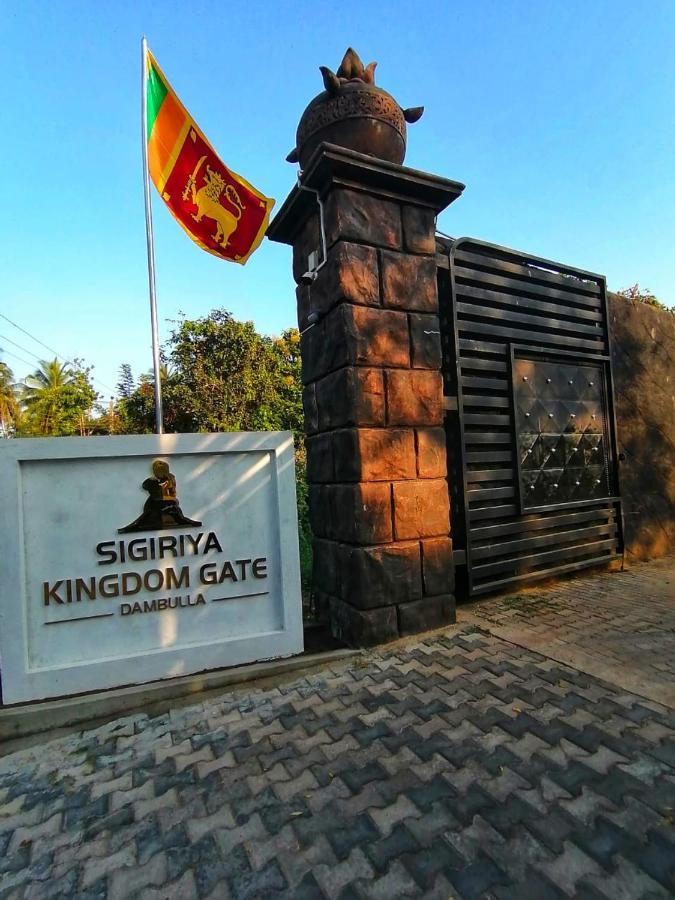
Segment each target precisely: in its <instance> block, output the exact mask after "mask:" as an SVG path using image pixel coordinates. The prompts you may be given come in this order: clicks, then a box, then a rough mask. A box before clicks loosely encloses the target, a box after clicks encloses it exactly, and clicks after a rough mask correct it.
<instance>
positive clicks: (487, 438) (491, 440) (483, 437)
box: [464, 429, 512, 445]
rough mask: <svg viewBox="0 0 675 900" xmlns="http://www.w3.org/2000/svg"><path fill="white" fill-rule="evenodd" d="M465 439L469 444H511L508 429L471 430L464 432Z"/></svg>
mask: <svg viewBox="0 0 675 900" xmlns="http://www.w3.org/2000/svg"><path fill="white" fill-rule="evenodd" d="M464 440H465V442H466V443H467V444H508V445H510V444H511V440H512V438H511V435H510V434H509V432H508V431H503V432H499V431H470V430H468V429H467V430H466V431H465V432H464Z"/></svg>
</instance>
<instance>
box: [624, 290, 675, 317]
mask: <svg viewBox="0 0 675 900" xmlns="http://www.w3.org/2000/svg"><path fill="white" fill-rule="evenodd" d="M617 294H618V295H619V297H625V298H626V300H632V301H633V302H634V303H646V304H647V306H655V307H656V308H657V309H665V310H666V311H667V312H671V313H672V312H675V309H674V308H673V307H669V306H666V304H665V303H661V301H660V300H659V299H658V297H656V296H655V295H654V294H652V292H651V291H649V290H647V289H643V288H641V287H640V285H639V284H637V283H636V284H633V285H631V286H630V287H627V288H624V289H623V290H622V291H617Z"/></svg>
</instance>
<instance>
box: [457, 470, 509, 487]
mask: <svg viewBox="0 0 675 900" xmlns="http://www.w3.org/2000/svg"><path fill="white" fill-rule="evenodd" d="M513 476H514V469H480V470H478V469H476V470H473V471H472V470H469V471H468V472H467V473H466V480H467V481H468V483H469V484H478V483H479V482H481V481H504V480H506V479H507V478H508V479H512V478H513Z"/></svg>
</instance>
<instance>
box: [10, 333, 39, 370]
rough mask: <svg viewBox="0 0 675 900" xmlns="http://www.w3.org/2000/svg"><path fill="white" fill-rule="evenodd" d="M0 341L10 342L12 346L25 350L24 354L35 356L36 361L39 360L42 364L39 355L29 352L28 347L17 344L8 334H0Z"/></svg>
mask: <svg viewBox="0 0 675 900" xmlns="http://www.w3.org/2000/svg"><path fill="white" fill-rule="evenodd" d="M0 340H3V341H9V343H10V344H13V345H14V346H15V347H18V348H19V350H23V352H24V353H28V354H29V355H30V356H34V357H35V359H37V361H38V362H40V357H39V356H38V355H37V353H33V351H32V350H29V349H28V347H22V346H21V344H17V342H16V341H13V340H12V339H11V338H8V337H7V335H6V334H0ZM31 365H32V364H31Z"/></svg>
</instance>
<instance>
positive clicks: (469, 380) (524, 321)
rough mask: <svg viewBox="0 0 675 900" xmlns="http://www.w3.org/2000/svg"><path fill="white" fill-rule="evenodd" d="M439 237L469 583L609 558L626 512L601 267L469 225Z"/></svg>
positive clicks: (472, 590) (461, 534)
mask: <svg viewBox="0 0 675 900" xmlns="http://www.w3.org/2000/svg"><path fill="white" fill-rule="evenodd" d="M444 249H445V250H446V252H447V254H448V257H447V258H448V263H447V265H448V270H447V272H444V271H442V269H441V270H439V286H440V289H441V290H440V300H441V303H440V306H441V332H442V341H443V350H444V376H445V385H446V394H448V395H451V396H452V395H455V394H456V396H457V410H456V412H455V411H450V412H448V415H447V419H446V427H447V432H448V465H449V480H450V488H451V496H452V500H453V507H454V508H453V511H452V530H453V536H454V545H455V548H456V549H457V550H459V551H460V553H461V551H464V554H463V555H464V556H465V560H466V566H467V569H466V576H467V579H466V580H467V587H468V593H469V595H477V594H481V593H486V592H488V591H493V590H497V589H501V588H504V587H508V586H510V585H512V584H519V583H524V582H527V581H530V580H534V579H536V578H541V577H546V576H549V575H555V574H561V573H563V572H569V571H573V570H575V569H578V568H581V567H583V566H588V565H594V564H597V563H600V562H605V561H608V560H610V559H611V558H612V557H613V556H615V555H616V554H617V553H618V552H619V550H620V546H621V516H620V505H619V498H618V493H619V490H618V479H617V473H616V433H615V427H614V413H613V398H612V374H611V367H610V353H609V332H608V320H607V310H606V304H607V301H606V295H605V283H604V279H603V278H602V277H601V276H598V275H593V274H591V273H588V272H582V271H580V270H577V269H571V268H569V267H566V266H560V265H558V264H557V263H553V262H550V261H549V260H542V259H538V258H535V257H531V256H527V255H525V254H522V253H518V252H516V251H513V250H508V249H506V248H502V247H495V246H493V245H490V244H485V243H483V242H480V241H474V240H472V239H470V238H460V239H458V240H456V241H451V242H447V243H444ZM448 405H449V406H450V407H452V405H453V402H452V399H451V400H450V401H449V403H448ZM453 488H454V489H453Z"/></svg>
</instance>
